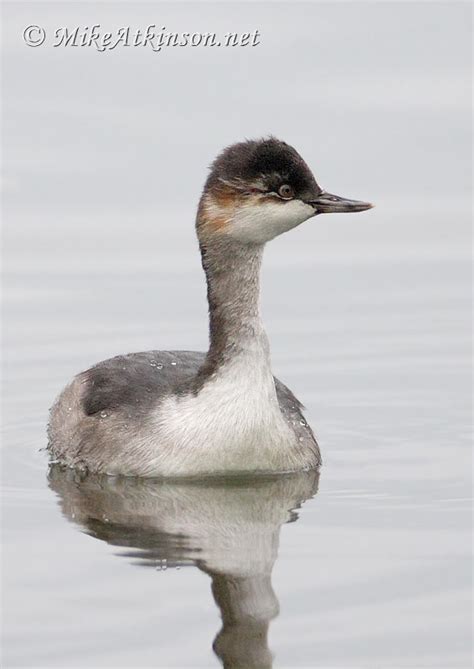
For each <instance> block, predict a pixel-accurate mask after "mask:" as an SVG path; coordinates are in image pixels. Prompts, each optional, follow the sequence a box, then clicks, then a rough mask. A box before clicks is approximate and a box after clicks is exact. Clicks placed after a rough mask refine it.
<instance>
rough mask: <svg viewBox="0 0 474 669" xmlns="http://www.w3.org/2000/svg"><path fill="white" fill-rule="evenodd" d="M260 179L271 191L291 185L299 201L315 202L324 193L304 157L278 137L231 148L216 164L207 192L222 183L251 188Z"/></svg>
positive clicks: (220, 156)
mask: <svg viewBox="0 0 474 669" xmlns="http://www.w3.org/2000/svg"><path fill="white" fill-rule="evenodd" d="M257 179H262V180H263V182H264V184H265V186H266V187H267V188H268V189H269V190H272V189H278V187H279V186H280V185H282V184H289V185H290V186H292V187H293V189H294V192H295V196H296V197H301V198H304V197H308V198H311V197H315V196H317V195H318V194H319V193H320V192H321V189H320V187H319V186H318V184H317V183H316V181H315V178H314V176H313V174H312V172H311V170H310V169H309V167H308V166H307V164H306V163H305V161H304V160H303V158H302V157H301V156H300V154H299V153H298V152H297V151H296V150H295V149H294V148H293V147H292V146H290V145H289V144H287V143H286V142H282V141H280V140H278V139H276V138H275V137H269V138H268V139H260V140H248V141H246V142H239V143H238V144H232V146H228V147H227V148H226V149H224V150H223V151H222V153H220V154H219V155H218V156H217V158H216V159H215V160H214V162H213V163H212V165H211V172H210V174H209V176H208V179H207V181H206V185H205V189H206V190H207V189H211V188H213V187H215V186H218V185H219V183H220V182H227V183H235V182H241V183H243V184H248V183H250V184H251V183H252V182H254V181H256V180H257Z"/></svg>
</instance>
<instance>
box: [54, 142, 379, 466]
mask: <svg viewBox="0 0 474 669" xmlns="http://www.w3.org/2000/svg"><path fill="white" fill-rule="evenodd" d="M371 206H372V205H371V204H369V203H368V202H359V201H357V200H348V199H345V198H342V197H338V196H336V195H331V194H329V193H326V192H324V191H323V190H322V189H321V188H320V187H319V186H318V184H317V183H316V181H315V178H314V176H313V174H312V172H311V171H310V169H309V168H308V166H307V165H306V163H305V162H304V160H303V159H302V158H301V156H300V155H299V154H298V153H297V151H296V150H295V149H294V148H293V147H291V146H289V145H288V144H286V143H285V142H282V141H279V140H277V139H276V138H273V137H270V138H268V139H262V140H250V141H245V142H240V143H238V144H234V145H232V146H230V147H228V148H226V149H224V151H223V152H222V153H221V154H220V155H219V156H218V157H217V158H216V160H215V161H214V163H213V164H212V166H211V169H210V173H209V175H208V178H207V180H206V182H205V185H204V189H203V193H202V196H201V199H200V202H199V206H198V211H197V218H196V230H197V236H198V240H199V247H200V251H201V256H202V265H203V269H204V272H205V274H206V279H207V297H208V302H209V320H210V346H209V350H208V352H207V353H201V352H195V351H148V352H144V353H130V354H128V355H119V356H116V357H114V358H111V359H109V360H105V361H103V362H100V363H98V364H97V365H95V366H94V367H91V368H90V369H88V370H87V371H85V372H82V373H80V374H78V375H77V376H76V377H75V378H74V379H73V381H72V382H71V383H70V384H69V385H68V386H67V387H66V388H65V389H64V390H63V392H62V393H61V395H60V396H59V398H58V399H57V401H56V403H55V404H54V406H53V407H52V409H51V416H50V423H49V428H48V432H49V450H50V453H51V455H52V457H53V458H54V459H55V460H56V461H58V462H60V463H61V464H63V465H67V466H70V467H75V468H79V469H84V470H88V471H92V472H97V473H106V474H111V475H117V474H124V475H129V476H145V477H152V476H171V477H175V476H202V475H208V474H221V475H222V474H235V473H243V472H249V473H258V472H290V471H298V470H305V469H312V468H317V467H318V466H319V465H320V464H321V457H320V452H319V448H318V445H317V442H316V439H315V437H314V434H313V432H312V430H311V428H310V427H309V425H308V424H307V422H306V419H305V417H304V415H303V413H302V404H301V403H300V402H299V401H298V400H297V399H296V397H295V396H294V395H293V393H292V392H291V391H290V390H289V389H288V388H287V387H286V386H285V385H284V384H283V383H281V381H279V380H278V379H276V378H275V377H274V376H273V374H272V371H271V366H270V353H269V344H268V339H267V336H266V334H265V330H264V328H263V324H262V321H261V318H260V307H259V293H260V284H259V275H260V266H261V260H262V253H263V249H264V246H265V243H266V242H268V241H270V240H271V239H273V238H274V237H276V236H277V235H280V234H281V233H283V232H286V231H288V230H291V229H292V228H294V227H296V226H297V225H299V224H300V223H303V221H305V220H307V219H308V218H311V217H312V216H315V215H317V214H322V213H330V212H357V211H364V210H365V209H369V208H370V207H371Z"/></svg>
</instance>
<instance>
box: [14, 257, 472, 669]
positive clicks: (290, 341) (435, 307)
mask: <svg viewBox="0 0 474 669" xmlns="http://www.w3.org/2000/svg"><path fill="white" fill-rule="evenodd" d="M293 250H295V249H293ZM301 252H302V257H303V261H302V266H301V267H297V266H293V267H290V268H289V269H288V270H284V269H282V267H281V266H278V265H279V262H278V258H279V256H278V253H279V251H278V250H277V252H276V253H275V254H274V255H272V252H270V253H269V261H268V269H267V270H266V271H265V275H264V277H265V281H264V283H265V286H266V287H267V288H268V289H267V290H266V291H265V299H264V310H265V316H266V321H267V323H268V329H269V334H270V337H271V341H272V350H273V357H274V367H275V371H276V373H277V374H278V375H279V376H281V377H282V378H283V379H284V380H285V381H286V382H287V383H288V384H289V385H290V386H291V387H292V388H293V390H294V391H295V392H296V394H297V395H298V396H299V397H301V398H302V399H303V400H304V402H305V403H306V405H307V417H308V419H309V420H310V422H311V423H312V425H313V426H314V428H315V430H316V433H317V435H318V438H319V441H320V444H321V448H322V452H323V457H324V463H325V464H324V467H323V469H322V471H321V475H320V478H319V481H318V479H317V477H316V476H312V475H308V474H303V475H300V476H293V477H283V478H278V477H276V478H273V479H272V478H271V479H264V480H258V481H252V480H243V481H242V480H235V481H230V482H222V481H215V482H212V483H206V482H203V483H201V484H193V485H190V484H184V483H181V484H178V483H174V484H171V483H163V482H161V483H160V482H155V483H154V482H134V481H131V480H128V481H123V480H120V479H115V480H109V481H107V480H105V479H101V480H94V479H92V478H86V479H85V480H81V479H80V478H79V477H77V476H74V475H72V474H64V473H61V472H59V471H56V470H53V471H51V472H50V473H49V476H48V472H47V461H46V457H45V454H44V452H42V451H41V450H40V449H43V448H44V446H45V443H46V442H45V425H46V421H47V409H48V407H49V406H50V404H51V402H52V400H53V399H54V397H55V395H56V394H57V393H58V392H59V390H60V389H61V387H62V385H63V384H64V383H65V382H66V381H67V379H68V378H69V377H70V376H71V375H72V374H73V373H75V372H76V371H78V370H80V369H83V368H85V367H87V365H89V364H91V363H93V362H94V361H96V360H98V359H101V358H104V357H107V356H110V355H113V354H115V353H119V352H121V351H129V350H140V349H143V348H152V347H162V348H165V347H167V346H168V347H171V346H173V347H183V348H185V347H190V346H192V345H193V344H194V345H195V347H196V348H199V347H201V348H203V347H204V346H205V343H206V327H205V318H204V316H205V303H204V286H203V282H202V281H200V280H199V268H198V267H197V262H196V266H193V267H192V268H191V269H189V268H188V269H186V268H184V267H182V268H181V270H182V271H174V272H171V273H170V272H169V271H168V270H167V271H163V272H160V271H157V272H138V271H137V272H134V273H130V274H126V273H125V274H124V273H123V272H114V271H111V272H102V273H87V272H85V273H79V272H77V273H76V272H74V271H72V272H64V273H58V272H56V273H48V272H46V271H43V272H36V273H31V272H30V273H29V272H27V271H25V272H21V273H20V272H11V273H10V274H8V276H7V277H6V286H7V291H6V311H7V315H8V317H9V318H8V323H9V326H8V330H7V333H6V344H7V346H8V358H7V360H6V370H5V404H6V405H5V426H4V435H3V443H4V481H5V490H4V509H5V515H4V530H5V533H4V536H5V541H6V553H5V558H4V573H5V574H6V579H5V586H4V606H5V611H6V618H5V633H6V654H5V660H6V666H28V667H29V666H42V667H44V666H47V667H95V666H114V667H115V666H123V667H145V666H157V667H188V666H189V667H216V666H218V665H219V659H218V658H221V660H222V661H225V662H226V663H227V664H226V666H229V667H270V666H272V659H271V658H272V654H273V656H274V659H273V666H274V667H303V666H305V667H350V668H352V667H409V668H412V667H443V668H446V667H450V668H453V669H454V668H455V667H463V668H464V667H468V666H469V665H470V655H469V645H470V627H469V602H470V554H469V532H470V502H469V496H470V482H469V446H468V432H469V401H468V400H469V378H468V374H467V372H466V369H467V365H468V361H469V338H468V322H467V315H468V302H467V300H468V294H467V293H466V278H468V265H467V263H466V262H464V261H463V260H462V257H460V258H458V259H456V258H452V257H450V256H447V257H445V258H439V257H438V258H435V259H431V260H430V259H429V258H428V259H425V260H424V261H422V262H420V261H418V260H417V261H415V260H410V259H409V258H406V257H405V258H404V259H397V258H396V257H392V259H391V260H387V259H385V260H384V261H383V262H381V261H378V260H377V259H374V258H372V259H371V260H370V261H366V262H359V263H355V264H352V265H350V264H346V263H345V262H344V261H340V262H335V263H333V262H331V263H325V264H324V263H323V264H321V265H319V266H318V265H317V264H315V263H314V262H313V265H312V267H311V266H310V265H311V263H310V264H309V265H308V263H307V262H305V261H304V253H303V248H301ZM280 264H281V263H280ZM308 273H309V274H308ZM303 287H304V289H303ZM171 293H172V295H173V298H172V299H169V297H167V296H169V295H170V294H171ZM290 521H292V522H290ZM145 567H148V568H145ZM213 643H214V651H213Z"/></svg>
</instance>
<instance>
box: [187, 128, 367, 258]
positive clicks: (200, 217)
mask: <svg viewBox="0 0 474 669" xmlns="http://www.w3.org/2000/svg"><path fill="white" fill-rule="evenodd" d="M371 207H372V205H371V204H370V203H368V202H360V201H358V200H349V199H347V198H343V197H339V196H338V195H331V194H330V193H326V192H325V191H323V190H322V189H321V188H320V187H319V186H318V184H317V183H316V180H315V178H314V176H313V174H312V172H311V170H310V169H309V167H308V166H307V165H306V163H305V161H304V160H303V159H302V157H301V156H300V155H299V153H298V152H297V151H296V150H295V149H294V148H293V147H291V146H289V145H288V144H286V143H285V142H282V141H280V140H278V139H275V138H274V137H270V138H269V139H262V140H250V141H246V142H240V143H238V144H233V145H232V146H229V147H227V148H226V149H224V151H222V153H221V154H220V155H219V156H218V157H217V158H216V160H215V161H214V162H213V164H212V166H211V171H210V174H209V176H208V178H207V181H206V183H205V186H204V190H203V194H202V197H201V201H200V203H199V208H198V214H197V231H198V236H199V239H200V240H201V242H205V243H208V242H211V241H212V240H214V239H215V240H217V239H224V238H226V239H233V240H235V241H239V242H241V243H243V244H257V245H259V244H264V243H265V242H267V241H270V240H271V239H273V238H274V237H276V236H277V235H280V234H281V233H282V232H286V231H287V230H291V229H292V228H294V227H296V226H297V225H299V224H300V223H303V221H306V220H307V219H308V218H311V217H312V216H316V215H317V214H325V213H332V212H334V213H339V212H356V211H364V210H365V209H370V208H371Z"/></svg>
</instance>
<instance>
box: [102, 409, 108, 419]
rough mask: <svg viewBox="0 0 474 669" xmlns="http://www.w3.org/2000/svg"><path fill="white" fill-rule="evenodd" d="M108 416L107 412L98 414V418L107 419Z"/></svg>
mask: <svg viewBox="0 0 474 669" xmlns="http://www.w3.org/2000/svg"><path fill="white" fill-rule="evenodd" d="M108 415H109V414H108V413H107V411H101V412H100V417H101V418H107V416H108Z"/></svg>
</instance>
